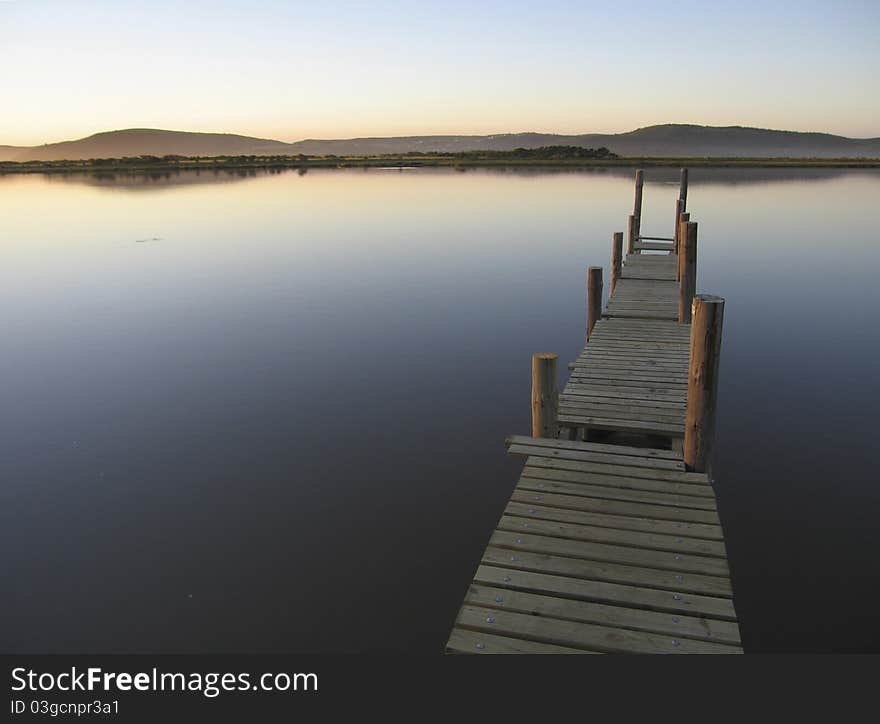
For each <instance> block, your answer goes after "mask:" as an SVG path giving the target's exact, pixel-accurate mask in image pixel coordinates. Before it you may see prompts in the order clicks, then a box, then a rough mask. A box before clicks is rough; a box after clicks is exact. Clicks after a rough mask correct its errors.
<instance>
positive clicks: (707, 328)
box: [683, 294, 724, 473]
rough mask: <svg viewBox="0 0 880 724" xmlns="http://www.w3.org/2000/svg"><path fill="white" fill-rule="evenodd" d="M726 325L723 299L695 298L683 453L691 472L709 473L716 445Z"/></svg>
mask: <svg viewBox="0 0 880 724" xmlns="http://www.w3.org/2000/svg"><path fill="white" fill-rule="evenodd" d="M723 323H724V300H723V299H722V298H721V297H713V296H710V295H707V294H701V295H700V296H698V297H695V298H694V306H693V321H692V322H691V351H690V369H689V370H688V392H687V417H686V421H685V428H684V448H683V451H684V463H685V466H686V467H687V469H688V470H693V471H696V472H698V473H704V472H707V470H708V468H709V464H710V462H711V455H712V446H713V444H714V442H715V408H716V406H717V399H718V363H719V361H720V360H721V329H722V326H723Z"/></svg>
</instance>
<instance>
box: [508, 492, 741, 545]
mask: <svg viewBox="0 0 880 724" xmlns="http://www.w3.org/2000/svg"><path fill="white" fill-rule="evenodd" d="M504 512H505V514H506V515H508V516H510V518H511V521H512V520H513V519H514V518H515V517H517V516H519V517H521V518H523V519H525V520H527V521H528V520H531V519H532V518H534V519H536V520H537V519H541V520H555V521H558V522H560V523H573V524H575V525H580V524H583V525H595V526H602V527H605V528H618V529H620V530H636V531H642V532H645V533H662V534H666V535H675V536H678V537H679V538H688V537H690V538H705V539H707V540H715V541H723V540H724V531H723V530H722V528H721V526H720V525H710V524H708V523H682V522H681V521H670V520H656V519H653V518H632V517H629V516H625V515H608V514H607V513H593V512H590V511H584V510H566V509H564V508H553V507H551V506H549V505H540V504H538V503H519V502H517V501H515V500H511V501H510V502H509V503H508V504H507V507H506V508H505V509H504Z"/></svg>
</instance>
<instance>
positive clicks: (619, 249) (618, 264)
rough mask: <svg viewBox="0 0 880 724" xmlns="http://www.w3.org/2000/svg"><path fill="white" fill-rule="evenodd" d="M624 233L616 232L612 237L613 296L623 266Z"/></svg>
mask: <svg viewBox="0 0 880 724" xmlns="http://www.w3.org/2000/svg"><path fill="white" fill-rule="evenodd" d="M622 256H623V232H622V231H615V232H614V233H613V234H612V235H611V294H614V287H615V285H616V284H617V280H618V279H619V278H620V272H621V269H622V266H623V259H622V258H621V257H622Z"/></svg>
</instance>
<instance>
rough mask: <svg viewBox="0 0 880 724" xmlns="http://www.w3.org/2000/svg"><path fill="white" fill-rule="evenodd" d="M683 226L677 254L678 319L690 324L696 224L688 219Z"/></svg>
mask: <svg viewBox="0 0 880 724" xmlns="http://www.w3.org/2000/svg"><path fill="white" fill-rule="evenodd" d="M683 228H684V234H683V236H682V240H681V244H680V246H679V252H680V253H679V255H678V269H679V281H678V285H679V286H678V321H679V322H680V323H681V324H690V323H691V305H692V304H693V301H694V294H696V291H697V224H696V222H694V221H688V222H687V223H686V224H684V227H683Z"/></svg>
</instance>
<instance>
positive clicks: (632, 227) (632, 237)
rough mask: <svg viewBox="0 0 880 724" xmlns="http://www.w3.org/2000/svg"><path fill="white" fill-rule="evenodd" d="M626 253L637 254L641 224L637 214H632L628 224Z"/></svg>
mask: <svg viewBox="0 0 880 724" xmlns="http://www.w3.org/2000/svg"><path fill="white" fill-rule="evenodd" d="M626 235H627V239H626V253H627V254H635V253H636V240H637V238H638V235H639V222H638V218H637V217H636V215H635V214H630V216H629V218H628V219H627V224H626Z"/></svg>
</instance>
